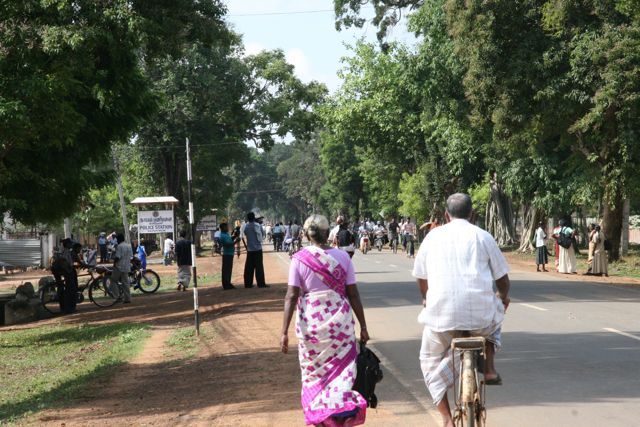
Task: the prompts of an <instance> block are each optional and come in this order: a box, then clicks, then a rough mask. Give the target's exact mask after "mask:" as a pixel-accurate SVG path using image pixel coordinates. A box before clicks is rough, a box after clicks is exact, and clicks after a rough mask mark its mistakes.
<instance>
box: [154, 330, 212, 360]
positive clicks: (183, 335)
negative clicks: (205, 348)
mask: <svg viewBox="0 0 640 427" xmlns="http://www.w3.org/2000/svg"><path fill="white" fill-rule="evenodd" d="M214 336H215V334H214V329H213V326H212V325H210V324H208V323H206V324H201V325H200V335H199V336H197V337H196V331H195V328H194V327H193V325H189V326H184V327H181V328H177V329H174V330H173V331H171V334H170V335H169V337H168V338H167V340H166V341H165V344H166V350H165V356H166V357H168V358H170V359H174V360H183V359H190V358H192V357H194V356H196V355H197V354H198V352H199V351H200V348H201V346H202V345H203V343H204V342H205V341H212V340H213V339H214Z"/></svg>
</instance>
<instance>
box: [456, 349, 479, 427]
mask: <svg viewBox="0 0 640 427" xmlns="http://www.w3.org/2000/svg"><path fill="white" fill-rule="evenodd" d="M451 351H452V352H453V357H454V360H457V359H456V352H457V353H459V354H460V358H461V359H462V362H461V364H460V366H461V369H460V374H459V377H458V378H456V370H455V367H456V363H454V364H453V365H454V369H453V395H454V396H455V409H454V411H453V422H454V423H455V425H456V427H482V426H484V425H486V420H487V409H486V407H485V403H484V402H485V397H484V396H485V393H484V391H485V381H484V379H480V375H481V368H480V367H484V358H485V354H486V353H485V351H486V339H485V338H484V337H464V338H454V339H453V340H452V342H451ZM456 384H457V387H456Z"/></svg>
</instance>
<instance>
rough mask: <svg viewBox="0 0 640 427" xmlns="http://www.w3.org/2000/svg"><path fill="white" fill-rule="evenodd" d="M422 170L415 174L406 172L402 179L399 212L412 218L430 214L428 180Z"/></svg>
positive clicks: (424, 216)
mask: <svg viewBox="0 0 640 427" xmlns="http://www.w3.org/2000/svg"><path fill="white" fill-rule="evenodd" d="M421 172H422V171H419V172H416V173H414V174H413V175H409V174H408V173H406V172H405V173H404V174H403V175H402V181H400V193H399V194H398V198H399V199H400V202H401V205H400V209H399V212H400V214H402V215H404V216H410V217H412V218H428V217H429V215H430V212H429V208H430V206H429V204H428V202H427V194H426V191H425V190H426V188H427V180H426V177H425V175H424V174H423V173H421Z"/></svg>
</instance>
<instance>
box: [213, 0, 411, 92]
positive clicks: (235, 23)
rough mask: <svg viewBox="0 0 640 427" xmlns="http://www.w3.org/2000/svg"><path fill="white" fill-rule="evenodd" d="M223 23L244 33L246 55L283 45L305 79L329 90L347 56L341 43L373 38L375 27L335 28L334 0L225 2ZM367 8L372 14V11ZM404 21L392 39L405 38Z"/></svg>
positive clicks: (300, 75)
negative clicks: (225, 17) (322, 85)
mask: <svg viewBox="0 0 640 427" xmlns="http://www.w3.org/2000/svg"><path fill="white" fill-rule="evenodd" d="M226 4H227V8H228V15H227V21H228V22H229V23H230V24H231V25H232V27H233V29H234V30H235V31H236V32H238V33H240V34H242V36H243V41H244V45H245V49H246V53H247V54H253V53H257V52H259V51H261V50H263V49H269V50H271V49H282V50H283V51H284V52H285V55H286V58H287V60H288V61H289V62H290V63H291V64H293V65H294V66H295V69H296V74H297V75H298V77H299V78H300V79H301V80H302V81H304V82H309V81H311V80H317V81H320V82H322V83H325V84H326V85H327V87H328V88H329V90H330V91H331V92H334V91H335V90H336V89H337V88H338V87H339V86H340V78H339V77H338V76H337V75H336V73H337V72H338V70H339V69H340V67H341V66H340V59H341V58H342V57H344V56H349V55H350V52H349V51H348V49H347V48H346V47H345V46H344V43H347V44H348V45H354V44H355V42H356V41H357V40H358V39H360V38H364V39H365V40H366V41H369V42H376V28H375V27H374V26H373V25H371V24H369V23H367V24H365V26H364V27H363V28H353V29H347V30H345V29H343V30H342V31H340V32H338V31H337V30H336V29H335V16H334V13H333V1H332V0H297V1H296V0H227V1H226ZM367 12H368V13H369V14H372V13H373V12H372V9H370V8H368V9H367ZM411 37H412V36H411V35H409V34H407V33H406V29H405V28H404V25H401V26H400V27H398V28H395V29H394V30H393V33H392V34H391V38H392V39H397V40H409V39H410V38H411Z"/></svg>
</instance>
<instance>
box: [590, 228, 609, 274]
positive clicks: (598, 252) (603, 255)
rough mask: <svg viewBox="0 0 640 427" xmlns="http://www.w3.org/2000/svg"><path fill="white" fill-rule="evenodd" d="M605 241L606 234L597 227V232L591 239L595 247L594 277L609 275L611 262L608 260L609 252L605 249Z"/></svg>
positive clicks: (592, 268)
mask: <svg viewBox="0 0 640 427" xmlns="http://www.w3.org/2000/svg"><path fill="white" fill-rule="evenodd" d="M604 240H605V236H604V233H603V232H602V231H601V229H600V226H599V225H596V227H595V232H594V233H593V236H592V237H591V243H593V244H594V246H595V248H594V251H593V261H592V264H591V274H593V275H597V276H601V275H603V274H604V275H605V276H608V275H609V260H608V259H607V251H606V250H605V249H604Z"/></svg>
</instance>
